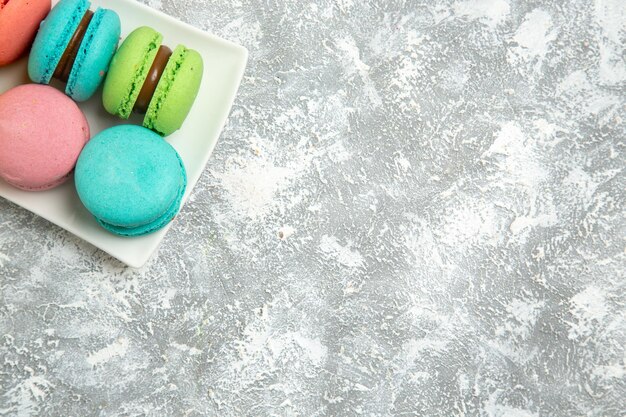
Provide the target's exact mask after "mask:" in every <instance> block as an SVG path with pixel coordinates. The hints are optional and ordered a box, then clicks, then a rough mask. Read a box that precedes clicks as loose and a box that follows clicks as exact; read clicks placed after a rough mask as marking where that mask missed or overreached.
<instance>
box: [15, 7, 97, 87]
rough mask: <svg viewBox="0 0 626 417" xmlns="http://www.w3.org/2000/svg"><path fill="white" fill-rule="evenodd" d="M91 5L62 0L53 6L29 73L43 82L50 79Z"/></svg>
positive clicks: (34, 78) (39, 35)
mask: <svg viewBox="0 0 626 417" xmlns="http://www.w3.org/2000/svg"><path fill="white" fill-rule="evenodd" d="M9 4H10V3H9ZM88 9H89V2H88V1H87V0H61V1H60V2H59V3H57V5H56V6H54V7H53V8H52V11H51V12H50V14H48V17H46V19H45V20H44V21H43V22H42V23H41V27H40V28H39V32H38V33H37V37H36V38H35V42H34V43H33V48H32V50H31V52H30V58H29V59H28V76H29V77H30V79H31V80H33V81H34V82H36V83H40V84H48V83H49V82H50V80H51V79H52V75H53V74H54V70H55V69H56V67H57V65H58V64H59V61H60V60H61V56H62V55H63V52H65V49H66V48H67V45H68V44H69V42H70V39H71V38H72V35H73V34H74V32H75V31H76V28H78V25H79V23H80V21H81V19H82V18H83V16H84V14H85V12H86V11H87V10H88Z"/></svg>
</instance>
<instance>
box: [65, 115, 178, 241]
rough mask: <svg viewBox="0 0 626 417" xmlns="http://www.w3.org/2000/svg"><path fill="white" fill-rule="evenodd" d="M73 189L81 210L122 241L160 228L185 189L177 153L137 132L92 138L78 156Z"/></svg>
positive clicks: (119, 130)
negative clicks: (82, 206)
mask: <svg viewBox="0 0 626 417" xmlns="http://www.w3.org/2000/svg"><path fill="white" fill-rule="evenodd" d="M75 179H76V181H75V184H76V190H77V192H78V195H79V197H80V199H81V201H82V202H83V204H84V205H85V207H86V208H87V209H88V210H89V211H90V212H91V213H92V214H93V215H94V217H95V218H96V219H97V220H98V222H99V223H101V224H102V225H103V226H104V227H105V228H107V229H109V230H110V231H113V232H114V233H118V234H124V235H136V234H145V233H148V232H150V231H154V230H156V229H157V228H160V227H163V226H164V225H165V224H167V222H169V221H170V220H171V219H172V218H173V217H174V215H175V214H176V213H177V212H178V208H179V207H180V201H181V199H182V193H184V189H185V187H186V173H185V168H184V165H183V164H182V161H181V159H180V156H179V155H178V153H177V152H176V150H175V149H174V148H173V147H172V146H171V145H170V144H168V143H167V142H165V141H164V140H163V139H162V138H161V137H160V136H158V135H157V134H155V133H154V132H152V131H150V130H148V129H145V128H143V127H141V126H134V125H122V126H116V127H113V128H110V129H107V130H105V131H103V132H101V133H100V134H98V135H96V136H95V137H94V138H93V139H92V140H91V141H90V142H89V143H88V144H87V146H85V149H84V150H83V152H82V153H81V155H80V157H79V159H78V163H77V165H76V174H75Z"/></svg>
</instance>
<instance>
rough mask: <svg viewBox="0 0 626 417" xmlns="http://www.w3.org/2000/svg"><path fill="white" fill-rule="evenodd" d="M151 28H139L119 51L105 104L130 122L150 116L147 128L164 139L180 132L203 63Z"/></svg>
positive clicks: (195, 54) (145, 122)
mask: <svg viewBox="0 0 626 417" xmlns="http://www.w3.org/2000/svg"><path fill="white" fill-rule="evenodd" d="M162 41H163V36H162V35H161V34H160V33H159V32H157V31H156V30H154V29H152V28H149V27H146V26H144V27H140V28H138V29H135V30H134V31H133V32H132V33H131V34H130V35H128V37H127V38H126V40H124V42H123V43H122V45H121V46H120V48H119V49H118V51H117V53H116V54H115V56H114V57H113V60H112V61H111V66H110V68H109V73H108V75H107V78H106V80H105V82H104V90H103V92H102V103H103V105H104V108H105V109H106V110H107V111H108V112H109V113H111V114H114V115H118V116H119V117H121V118H122V119H128V118H129V117H130V115H131V113H132V112H133V111H135V112H136V113H140V114H145V116H144V119H143V126H144V127H147V128H149V129H151V130H153V131H154V132H156V133H158V134H160V135H161V136H167V135H170V134H171V133H173V132H175V131H176V130H178V129H180V128H181V126H182V125H183V122H184V121H185V119H186V118H187V115H188V114H189V111H190V110H191V107H192V106H193V103H194V101H195V99H196V97H197V95H198V91H199V89H200V83H201V81H202V73H203V62H202V57H201V56H200V54H199V53H198V52H197V51H195V50H193V49H189V48H187V47H185V46H183V45H178V46H177V47H176V48H175V49H174V50H173V51H172V50H170V49H169V48H168V47H167V46H164V45H163V44H162Z"/></svg>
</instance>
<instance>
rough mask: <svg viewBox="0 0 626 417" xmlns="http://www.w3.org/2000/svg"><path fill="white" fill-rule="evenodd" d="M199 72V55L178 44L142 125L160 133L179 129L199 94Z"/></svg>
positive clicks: (201, 68) (167, 133)
mask: <svg viewBox="0 0 626 417" xmlns="http://www.w3.org/2000/svg"><path fill="white" fill-rule="evenodd" d="M202 73H203V62H202V57H201V56H200V54H199V53H198V52H197V51H195V50H193V49H187V48H186V47H184V46H183V45H178V46H177V47H176V49H174V51H173V53H172V56H171V57H170V59H169V61H168V63H167V66H166V67H165V71H164V72H163V75H162V76H161V79H160V80H159V83H158V85H157V88H156V90H155V92H154V96H153V98H152V100H151V101H150V105H149V106H148V110H147V112H146V116H145V117H144V121H143V125H144V126H145V127H147V128H148V129H151V130H153V131H155V132H157V133H158V134H160V135H162V136H167V135H170V134H171V133H173V132H175V131H176V130H178V129H180V128H181V126H182V125H183V123H184V121H185V119H186V118H187V115H188V114H189V111H190V110H191V107H192V106H193V103H194V101H195V99H196V96H197V95H198V91H199V89H200V83H201V82H202Z"/></svg>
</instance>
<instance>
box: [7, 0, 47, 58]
mask: <svg viewBox="0 0 626 417" xmlns="http://www.w3.org/2000/svg"><path fill="white" fill-rule="evenodd" d="M50 7H51V2H50V0H0V67H1V66H3V65H7V64H10V63H11V62H13V61H16V60H17V59H18V58H20V57H21V56H22V55H23V54H24V52H26V50H27V49H28V48H29V47H30V45H31V44H32V43H33V39H35V35H36V34H37V30H38V29H39V24H40V23H41V21H42V20H43V19H44V18H45V17H46V16H47V14H48V12H49V11H50Z"/></svg>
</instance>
